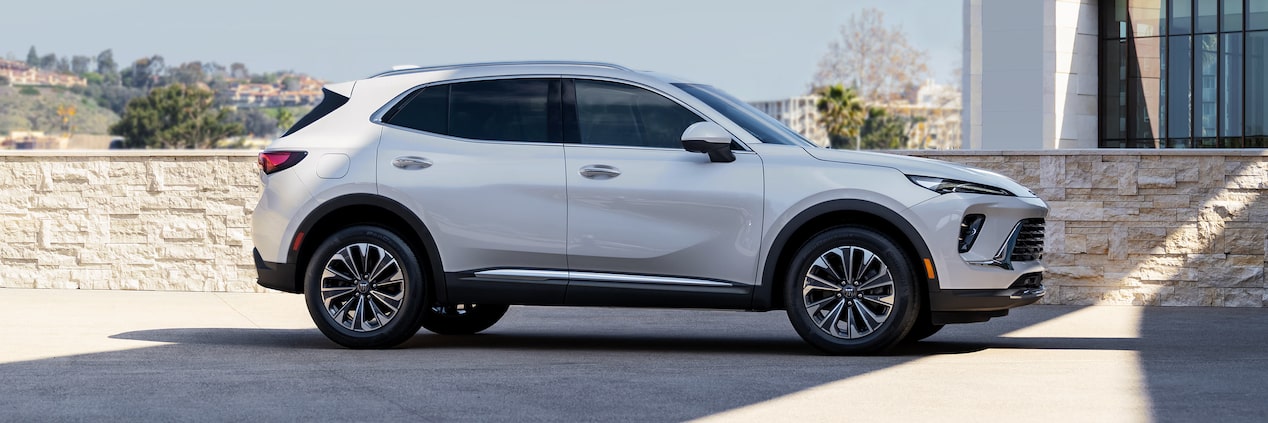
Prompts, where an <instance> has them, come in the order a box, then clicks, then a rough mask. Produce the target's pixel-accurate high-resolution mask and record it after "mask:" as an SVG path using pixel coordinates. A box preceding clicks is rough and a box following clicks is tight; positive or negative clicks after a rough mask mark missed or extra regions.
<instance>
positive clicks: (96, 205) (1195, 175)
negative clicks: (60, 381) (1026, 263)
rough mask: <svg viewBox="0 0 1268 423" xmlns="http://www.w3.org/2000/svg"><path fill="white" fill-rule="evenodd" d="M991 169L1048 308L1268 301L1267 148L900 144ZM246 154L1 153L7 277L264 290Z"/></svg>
mask: <svg viewBox="0 0 1268 423" xmlns="http://www.w3.org/2000/svg"><path fill="white" fill-rule="evenodd" d="M903 154H910V155H919V156H924V157H931V158H937V159H942V160H948V161H953V162H960V163H965V164H969V165H973V166H978V167H982V168H986V169H991V170H995V171H998V172H1000V173H1003V174H1005V175H1008V176H1010V177H1012V178H1014V179H1016V180H1018V181H1019V182H1021V183H1022V184H1024V185H1026V186H1029V187H1031V188H1033V189H1035V191H1036V193H1038V194H1039V196H1040V197H1042V198H1043V199H1044V200H1046V201H1048V204H1049V205H1050V206H1051V207H1052V213H1051V215H1050V216H1049V218H1048V224H1047V248H1046V253H1045V256H1044V261H1045V262H1046V263H1047V264H1048V266H1049V271H1048V273H1047V275H1046V276H1047V280H1046V283H1047V285H1048V287H1049V289H1050V291H1049V296H1048V298H1047V299H1046V300H1045V302H1047V303H1050V304H1148V305H1167V306H1171V305H1199V306H1224V307H1263V306H1265V305H1268V304H1266V303H1268V283H1266V282H1265V278H1264V268H1265V257H1266V251H1268V197H1264V198H1261V197H1260V194H1261V193H1264V192H1265V190H1268V153H1262V152H1259V151H1242V150H1231V151H1230V150H1223V151H1202V150H1184V151H1158V150H1148V151H1125V150H1082V151H1070V150H1061V151H1034V152H998V151H939V152H929V151H919V152H914V151H910V152H903ZM259 193H260V183H259V178H258V177H257V173H256V169H255V154H254V153H253V152H237V151H230V152H226V151H216V152H206V151H203V152H195V151H190V152H184V151H177V152H172V151H166V152H156V151H127V152H56V153H51V152H38V151H32V152H6V153H5V154H3V155H0V236H2V237H3V239H4V243H3V244H0V287H22V288H72V289H73V288H82V289H142V290H188V291H238V292H243V291H248V292H249V291H263V289H262V288H259V287H258V286H256V285H255V269H254V266H253V264H252V261H251V248H252V247H251V236H250V219H251V211H252V209H253V208H254V207H255V202H256V199H258V198H259Z"/></svg>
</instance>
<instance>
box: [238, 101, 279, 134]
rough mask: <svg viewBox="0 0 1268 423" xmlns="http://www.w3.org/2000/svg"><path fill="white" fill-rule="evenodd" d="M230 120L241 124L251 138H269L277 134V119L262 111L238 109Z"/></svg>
mask: <svg viewBox="0 0 1268 423" xmlns="http://www.w3.org/2000/svg"><path fill="white" fill-rule="evenodd" d="M230 119H231V121H232V122H234V123H239V124H241V125H242V126H243V128H245V129H246V132H247V134H248V135H251V136H255V137H261V138H269V137H272V136H273V135H275V134H277V119H274V118H273V117H272V116H269V115H268V113H265V112H264V111H263V110H260V109H256V108H242V109H238V111H237V112H234V113H233V116H232V117H231V118H230Z"/></svg>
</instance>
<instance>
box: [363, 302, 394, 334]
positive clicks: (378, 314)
mask: <svg viewBox="0 0 1268 423" xmlns="http://www.w3.org/2000/svg"><path fill="white" fill-rule="evenodd" d="M366 303H367V305H369V306H370V312H371V313H372V314H373V315H374V321H375V322H376V323H378V325H377V326H375V327H376V328H378V327H383V324H384V323H387V321H388V320H391V319H392V317H391V316H388V315H387V314H386V313H383V310H380V309H379V306H378V305H377V304H375V303H377V301H374V299H373V298H367V299H366Z"/></svg>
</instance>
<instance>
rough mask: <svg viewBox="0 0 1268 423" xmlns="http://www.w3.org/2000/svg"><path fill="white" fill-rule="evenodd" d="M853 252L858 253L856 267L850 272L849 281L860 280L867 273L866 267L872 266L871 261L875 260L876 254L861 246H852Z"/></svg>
mask: <svg viewBox="0 0 1268 423" xmlns="http://www.w3.org/2000/svg"><path fill="white" fill-rule="evenodd" d="M851 250H852V252H853V253H856V254H857V255H858V268H855V269H853V272H851V273H850V278H851V279H850V280H851V281H861V280H863V277H864V275H866V274H867V269H868V268H869V267H871V266H872V262H874V261H876V255H875V254H872V252H871V251H868V250H865V249H862V248H852V249H851Z"/></svg>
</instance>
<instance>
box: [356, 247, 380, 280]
mask: <svg viewBox="0 0 1268 423" xmlns="http://www.w3.org/2000/svg"><path fill="white" fill-rule="evenodd" d="M375 248H376V249H377V248H378V247H375ZM357 251H358V252H360V253H361V254H360V256H361V263H359V266H358V267H357V277H358V278H365V276H366V273H368V272H369V270H370V244H366V243H361V244H357Z"/></svg>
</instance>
